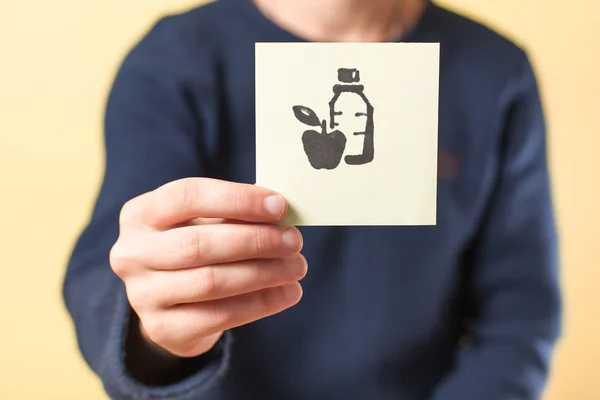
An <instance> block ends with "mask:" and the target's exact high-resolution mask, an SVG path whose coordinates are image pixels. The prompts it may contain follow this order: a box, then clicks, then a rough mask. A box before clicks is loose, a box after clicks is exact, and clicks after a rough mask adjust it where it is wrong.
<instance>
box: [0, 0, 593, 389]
mask: <svg viewBox="0 0 600 400" xmlns="http://www.w3.org/2000/svg"><path fill="white" fill-rule="evenodd" d="M443 3H445V4H450V5H452V6H455V7H457V8H460V9H462V10H465V11H467V12H469V13H470V14H472V15H474V16H478V17H481V18H483V19H485V20H486V21H489V22H490V23H491V24H492V25H493V26H495V27H497V28H499V29H501V30H502V31H503V32H506V33H507V34H509V35H511V36H512V37H513V38H515V39H517V40H518V41H519V42H520V43H523V44H524V45H525V46H527V47H528V48H529V49H530V52H531V54H532V56H533V60H534V62H535V64H536V66H537V67H538V73H539V76H540V80H541V83H542V90H543V95H544V100H545V102H546V107H547V113H548V117H549V118H548V119H549V123H550V142H551V143H550V144H551V165H552V170H553V178H554V191H555V194H556V203H557V207H558V224H559V227H560V233H561V239H562V253H563V256H562V259H563V261H564V266H563V277H564V280H563V282H564V288H565V291H566V312H567V313H566V331H565V336H564V339H563V340H562V342H561V345H560V346H559V351H558V355H557V358H556V362H555V366H554V369H553V376H552V380H551V383H550V386H549V388H548V391H547V396H546V400H571V399H573V400H594V399H598V398H600V385H599V384H598V382H599V379H600V376H599V374H600V372H599V364H600V361H598V360H600V329H599V328H600V320H599V319H598V309H599V308H600V290H598V282H599V280H600V268H599V266H600V263H599V261H598V239H599V238H600V215H599V211H598V209H599V205H600V185H598V183H597V182H598V176H599V175H600V167H599V164H598V162H599V161H598V159H599V157H598V154H597V153H598V149H599V148H600V123H599V122H598V118H599V115H598V114H599V113H598V111H599V106H600V104H599V103H600V100H598V99H599V97H598V93H600V75H599V74H598V71H600V54H599V53H600V51H599V50H600V45H599V44H598V40H599V38H600V23H599V22H600V21H599V20H598V15H600V2H598V1H597V0H572V1H570V2H565V1H558V0H544V1H541V0H446V1H443ZM191 4H192V2H191V1H189V0H129V1H123V0H104V1H81V0H52V1H41V0H39V1H32V0H0V182H1V186H0V205H1V207H0V222H1V224H2V229H1V230H0V265H1V268H2V275H1V276H0V316H1V317H2V320H1V321H2V322H1V323H0V397H1V398H3V399H11V400H12V399H15V400H21V399H28V400H29V399H35V400H39V399H44V400H55V399H56V400H82V399H85V400H100V399H105V398H106V397H105V396H104V395H103V393H102V391H101V387H100V385H99V383H98V381H97V380H96V378H95V377H94V376H93V375H92V374H91V373H90V372H89V371H88V369H87V368H86V367H85V366H84V364H83V362H82V360H81V357H80V356H79V353H78V352H77V349H76V346H75V342H74V337H73V332H72V327H71V325H70V322H69V321H68V319H67V317H66V315H65V313H64V311H63V306H62V302H61V298H60V282H61V280H62V276H63V269H64V264H65V260H66V257H67V255H68V252H69V250H70V246H71V244H72V242H73V240H74V238H75V235H76V234H77V232H78V231H79V229H80V228H81V226H82V225H83V223H84V222H85V219H86V218H87V215H88V212H89V209H90V206H91V204H92V199H93V197H94V195H95V192H96V190H97V187H98V184H99V179H100V174H101V171H102V150H101V136H100V122H101V116H102V111H103V110H102V108H103V103H104V98H105V95H106V92H107V90H108V85H109V83H110V82H111V80H112V77H113V74H114V70H115V68H116V66H117V63H118V62H119V61H120V59H121V58H122V56H123V54H124V52H125V51H126V49H128V48H129V47H130V45H131V44H132V42H133V41H134V40H135V39H136V38H137V37H138V36H139V34H140V33H142V32H143V30H144V29H146V27H147V26H148V25H149V24H150V23H151V22H153V21H154V20H155V18H156V17H157V15H159V14H160V13H163V12H165V11H167V10H175V9H178V8H180V7H184V6H188V5H191Z"/></svg>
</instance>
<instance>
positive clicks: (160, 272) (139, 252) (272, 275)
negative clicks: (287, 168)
mask: <svg viewBox="0 0 600 400" xmlns="http://www.w3.org/2000/svg"><path fill="white" fill-rule="evenodd" d="M286 211H287V206H286V202H285V200H284V198H283V197H282V196H281V195H279V194H277V193H274V192H272V191H270V190H267V189H264V188H260V187H257V186H254V185H247V184H238V183H231V182H225V181H219V180H213V179H205V178H190V179H183V180H179V181H175V182H171V183H169V184H166V185H164V186H162V187H160V188H158V189H156V190H154V191H152V192H149V193H146V194H143V195H141V196H139V197H136V198H134V199H132V200H131V201H129V202H128V203H127V204H125V206H124V207H123V209H122V211H121V216H120V235H119V238H118V240H117V242H116V243H115V245H114V246H113V248H112V250H111V253H110V263H111V266H112V269H113V270H114V272H115V273H116V274H117V275H118V276H119V277H120V278H121V279H122V280H123V282H124V283H125V287H126V291H127V296H128V299H129V302H130V304H131V307H132V308H133V310H134V311H135V312H136V314H137V315H138V317H139V321H140V329H141V331H142V333H143V334H144V336H145V337H146V338H147V339H149V340H150V341H151V342H153V343H155V344H157V345H158V346H160V347H161V348H163V349H165V350H167V351H168V352H169V353H171V354H173V355H176V356H179V357H194V356H197V355H200V354H203V353H205V352H207V351H208V350H210V349H211V348H212V347H213V346H214V345H215V343H216V342H217V341H218V339H219V338H220V337H221V335H222V334H223V331H225V330H227V329H230V328H234V327H237V326H240V325H243V324H247V323H249V322H252V321H256V320H258V319H260V318H264V317H267V316H270V315H273V314H275V313H278V312H280V311H283V310H285V309H287V308H289V307H291V306H293V305H295V304H296V303H297V302H298V301H299V300H300V297H301V296H302V288H301V287H300V284H299V283H298V281H299V280H300V279H302V278H303V277H304V275H305V274H306V269H307V264H306V260H305V259H304V257H303V256H302V255H300V254H299V252H300V250H301V248H302V236H301V234H300V232H299V231H298V229H296V228H294V227H280V226H275V225H271V224H270V223H272V222H275V221H278V220H280V219H281V218H282V217H283V216H284V215H285V213H286Z"/></svg>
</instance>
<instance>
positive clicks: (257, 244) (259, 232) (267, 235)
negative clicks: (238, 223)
mask: <svg viewBox="0 0 600 400" xmlns="http://www.w3.org/2000/svg"><path fill="white" fill-rule="evenodd" d="M273 242H274V241H273V233H272V231H271V230H270V229H266V228H265V227H260V226H257V227H254V229H253V232H252V236H251V246H252V249H253V250H254V251H255V252H256V253H264V252H266V251H268V250H269V249H270V248H271V247H272V245H273Z"/></svg>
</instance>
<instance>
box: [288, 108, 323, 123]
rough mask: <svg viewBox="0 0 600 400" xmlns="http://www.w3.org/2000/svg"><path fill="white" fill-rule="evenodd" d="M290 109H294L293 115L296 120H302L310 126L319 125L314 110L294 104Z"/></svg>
mask: <svg viewBox="0 0 600 400" xmlns="http://www.w3.org/2000/svg"><path fill="white" fill-rule="evenodd" d="M292 109H293V110H294V115H295V116H296V118H298V121H300V122H302V123H303V124H306V125H310V126H320V125H321V121H320V120H319V117H317V114H315V112H314V111H313V110H311V109H310V108H308V107H304V106H294V107H292Z"/></svg>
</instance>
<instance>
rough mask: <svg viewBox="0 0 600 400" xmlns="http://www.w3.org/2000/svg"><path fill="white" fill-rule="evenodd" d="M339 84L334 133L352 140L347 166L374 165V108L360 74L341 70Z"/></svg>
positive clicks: (332, 110)
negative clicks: (366, 93) (341, 134)
mask: <svg viewBox="0 0 600 400" xmlns="http://www.w3.org/2000/svg"><path fill="white" fill-rule="evenodd" d="M338 81H339V83H338V84H336V85H334V86H333V93H334V95H333V98H332V99H331V101H330V102H329V113H330V121H331V129H334V128H336V129H339V130H340V131H342V132H344V134H345V135H346V138H347V139H348V141H347V144H346V154H347V155H346V156H345V157H344V161H346V163H347V164H349V165H361V164H367V163H370V162H371V161H373V158H374V155H375V148H374V140H373V136H374V124H373V106H372V105H371V103H370V102H369V100H368V99H367V97H366V96H365V94H364V86H363V85H362V84H360V71H358V70H357V69H351V68H340V69H338Z"/></svg>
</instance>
